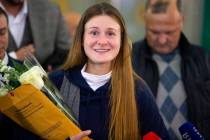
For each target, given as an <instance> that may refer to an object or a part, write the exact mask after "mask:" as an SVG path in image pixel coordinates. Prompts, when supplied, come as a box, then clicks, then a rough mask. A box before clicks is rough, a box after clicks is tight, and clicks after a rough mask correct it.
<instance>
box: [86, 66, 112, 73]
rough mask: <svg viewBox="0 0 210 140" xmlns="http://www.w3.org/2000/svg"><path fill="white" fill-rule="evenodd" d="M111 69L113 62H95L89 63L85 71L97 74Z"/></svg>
mask: <svg viewBox="0 0 210 140" xmlns="http://www.w3.org/2000/svg"><path fill="white" fill-rule="evenodd" d="M110 71H111V64H93V63H87V66H86V69H85V72H87V73H91V74H95V75H104V74H107V73H109V72H110Z"/></svg>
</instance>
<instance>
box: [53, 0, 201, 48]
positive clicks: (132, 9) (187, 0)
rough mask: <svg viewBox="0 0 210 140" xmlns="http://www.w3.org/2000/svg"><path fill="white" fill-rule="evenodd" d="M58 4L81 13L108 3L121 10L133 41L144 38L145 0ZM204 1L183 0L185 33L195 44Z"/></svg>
mask: <svg viewBox="0 0 210 140" xmlns="http://www.w3.org/2000/svg"><path fill="white" fill-rule="evenodd" d="M54 1H56V2H58V3H59V4H60V6H61V8H62V10H63V11H64V12H65V11H68V10H72V11H76V12H79V13H82V12H84V10H85V9H86V8H87V7H88V6H90V5H91V4H94V3H96V2H100V1H108V2H111V3H112V4H113V5H115V6H116V7H117V8H118V9H120V11H121V13H122V14H123V16H124V18H125V20H126V24H127V27H128V32H129V34H130V36H131V38H132V40H133V41H136V40H138V39H141V38H143V37H144V21H143V15H142V13H143V10H144V3H145V0H54ZM203 1H204V0H183V7H184V14H185V24H184V33H185V34H186V36H187V37H188V38H189V40H190V41H191V42H193V43H196V44H200V41H201V40H200V38H201V37H200V36H201V25H202V9H203Z"/></svg>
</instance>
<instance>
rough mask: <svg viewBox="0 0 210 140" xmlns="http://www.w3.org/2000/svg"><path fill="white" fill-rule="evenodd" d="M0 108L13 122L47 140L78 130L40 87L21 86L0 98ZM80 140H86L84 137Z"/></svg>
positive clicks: (56, 138)
mask: <svg viewBox="0 0 210 140" xmlns="http://www.w3.org/2000/svg"><path fill="white" fill-rule="evenodd" d="M0 110H1V112H2V113H4V114H5V115H6V116H8V117H9V118H11V119H12V120H14V121H15V122H16V123H18V124H19V125H21V126H22V127H24V128H25V129H28V130H29V131H31V132H33V133H34V134H37V135H39V136H40V137H41V138H44V139H49V140H65V139H66V138H68V137H69V136H74V135H76V134H78V133H79V132H80V131H81V130H80V129H79V128H78V127H77V126H76V125H75V124H74V123H73V122H72V121H70V120H69V119H68V118H67V117H66V116H65V115H64V114H63V112H62V111H61V110H59V109H58V108H57V107H56V106H55V105H54V104H53V103H52V102H51V101H50V100H49V99H48V98H47V97H46V96H45V95H44V94H43V93H42V92H41V91H40V90H38V89H36V88H35V87H33V86H32V85H22V86H20V87H18V88H16V89H15V90H13V91H12V92H11V93H9V94H7V95H6V96H3V97H0ZM83 140H90V139H89V138H88V137H86V138H83Z"/></svg>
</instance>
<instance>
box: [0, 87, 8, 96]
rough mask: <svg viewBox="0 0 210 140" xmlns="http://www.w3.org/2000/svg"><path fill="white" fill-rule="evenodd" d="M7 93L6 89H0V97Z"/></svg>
mask: <svg viewBox="0 0 210 140" xmlns="http://www.w3.org/2000/svg"><path fill="white" fill-rule="evenodd" d="M8 92H9V90H8V89H6V88H4V87H2V88H0V96H4V95H6V94H7V93H8Z"/></svg>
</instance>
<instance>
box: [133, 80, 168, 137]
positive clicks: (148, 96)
mask: <svg viewBox="0 0 210 140" xmlns="http://www.w3.org/2000/svg"><path fill="white" fill-rule="evenodd" d="M135 85H136V98H137V99H136V100H137V108H138V112H139V117H140V118H139V119H140V124H141V131H142V134H143V135H146V134H147V133H149V132H154V133H156V134H157V135H158V136H160V137H161V138H162V139H163V140H167V139H168V134H167V131H166V128H165V126H164V123H163V120H162V118H161V116H160V114H159V111H158V108H157V105H156V102H155V98H154V96H153V94H152V91H151V90H150V88H149V87H148V85H147V84H146V82H145V81H144V80H142V79H139V80H137V81H136V82H135Z"/></svg>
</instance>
